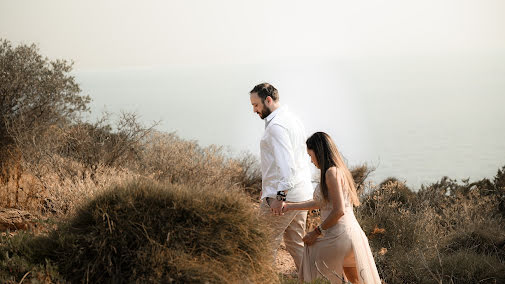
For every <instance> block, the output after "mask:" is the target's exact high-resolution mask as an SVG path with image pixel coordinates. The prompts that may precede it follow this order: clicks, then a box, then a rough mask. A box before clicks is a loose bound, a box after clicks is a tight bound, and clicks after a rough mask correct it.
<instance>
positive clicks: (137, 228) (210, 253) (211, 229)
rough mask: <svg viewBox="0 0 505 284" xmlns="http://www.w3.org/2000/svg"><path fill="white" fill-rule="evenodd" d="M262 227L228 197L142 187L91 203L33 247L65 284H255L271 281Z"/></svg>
mask: <svg viewBox="0 0 505 284" xmlns="http://www.w3.org/2000/svg"><path fill="white" fill-rule="evenodd" d="M262 224H263V223H262V222H261V220H260V217H259V215H258V214H257V213H256V212H255V211H254V209H253V206H252V205H251V203H250V202H249V200H248V199H247V198H246V197H245V196H244V195H243V194H241V193H239V192H237V191H235V190H231V189H228V190H226V191H225V190H224V189H222V188H215V187H214V188H213V187H205V188H192V187H190V186H182V185H172V184H163V185H161V184H156V183H154V182H152V181H146V180H144V181H135V182H132V183H130V184H128V185H125V186H116V187H112V188H111V189H110V190H109V191H106V192H105V193H103V194H101V195H99V196H97V197H96V198H95V199H94V200H92V201H90V202H88V203H87V204H86V205H85V206H83V207H82V208H80V209H79V210H78V212H77V213H76V215H75V217H73V218H71V220H70V221H69V223H68V224H67V225H64V226H62V227H61V228H60V229H58V230H57V231H54V232H53V233H52V234H51V235H50V236H49V237H47V238H43V242H45V245H43V246H41V245H37V247H44V251H42V252H40V253H38V255H41V256H44V255H45V256H47V257H48V258H49V259H51V261H54V262H55V263H56V264H57V265H58V268H59V271H60V273H61V275H63V277H64V278H65V279H66V280H69V281H71V282H80V281H82V280H83V279H87V281H90V282H92V283H100V282H104V281H105V282H113V283H118V282H136V281H137V282H138V281H140V282H144V281H145V282H165V283H172V282H173V283H188V282H190V283H206V282H210V283H235V282H237V281H239V280H240V281H251V282H257V283H262V282H265V281H271V279H275V277H276V274H275V273H274V272H273V269H272V267H271V262H270V256H269V255H268V254H267V253H265V251H266V249H265V248H266V247H267V245H268V242H267V237H268V235H267V233H266V229H265V228H264V227H263V225H262ZM39 241H40V240H39ZM41 260H42V258H39V259H38V261H41ZM267 279H268V280H267Z"/></svg>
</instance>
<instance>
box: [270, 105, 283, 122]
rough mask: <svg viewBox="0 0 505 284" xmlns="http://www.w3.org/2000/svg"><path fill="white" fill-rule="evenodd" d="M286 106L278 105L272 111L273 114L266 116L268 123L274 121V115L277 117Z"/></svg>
mask: <svg viewBox="0 0 505 284" xmlns="http://www.w3.org/2000/svg"><path fill="white" fill-rule="evenodd" d="M285 108H286V107H285V106H280V107H278V108H277V109H276V110H274V111H272V113H271V114H269V115H268V116H267V117H266V118H265V120H266V121H267V123H269V122H270V121H272V119H274V117H275V116H276V115H277V114H278V113H280V112H282V111H283V110H284V109H285Z"/></svg>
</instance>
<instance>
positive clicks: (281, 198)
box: [276, 191, 286, 201]
mask: <svg viewBox="0 0 505 284" xmlns="http://www.w3.org/2000/svg"><path fill="white" fill-rule="evenodd" d="M276 199H277V200H279V201H286V192H285V191H277V196H276Z"/></svg>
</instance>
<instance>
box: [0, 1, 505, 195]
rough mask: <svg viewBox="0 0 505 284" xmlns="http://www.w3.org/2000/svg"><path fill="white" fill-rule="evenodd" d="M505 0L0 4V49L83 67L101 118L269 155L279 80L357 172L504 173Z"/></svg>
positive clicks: (411, 176) (410, 175)
mask: <svg viewBox="0 0 505 284" xmlns="http://www.w3.org/2000/svg"><path fill="white" fill-rule="evenodd" d="M504 15H505V0H418V1H410V0H390V1H380V0H370V1H359V0H352V1H349V0H346V1H339V0H331V1H298V0H289V1H285V0H283V1H276V0H254V1H240V0H213V1H210V0H205V1H204V0H201V1H195V0H180V1H175V0H172V1H154V0H142V1H140V0H139V1H127V0H121V1H116V0H115V1H106V0H100V1H95V0H93V1H90V0H83V1H71V0H60V1H55V0H44V1H42V0H31V1H27V0H10V1H8V0H0V38H5V39H7V40H10V41H11V42H12V43H13V44H14V45H17V44H19V43H26V44H31V43H35V44H37V45H38V46H39V48H40V53H41V54H43V55H45V56H48V57H49V58H50V59H68V60H73V61H74V62H75V65H74V71H75V72H74V73H73V74H75V76H76V81H77V82H78V83H79V84H80V86H81V87H82V90H83V93H84V94H86V95H90V96H91V98H92V99H93V102H92V104H91V108H92V112H93V115H95V116H98V114H99V113H100V111H102V110H107V111H110V112H113V113H118V112H119V111H120V110H126V111H134V112H137V113H138V114H139V115H140V116H141V118H142V119H143V120H144V121H146V122H148V121H153V120H161V121H162V124H161V125H160V127H159V129H160V130H163V131H177V133H178V134H179V135H180V136H181V137H183V138H186V139H195V140H198V141H199V142H200V143H201V144H202V145H209V144H217V145H224V146H230V147H231V148H232V149H234V150H237V151H241V150H247V151H250V152H252V153H254V154H258V153H259V139H260V138H261V135H262V133H263V121H261V120H260V119H259V118H258V117H257V115H255V114H254V113H253V112H252V107H251V106H250V102H249V97H248V92H249V90H251V89H252V87H253V86H254V85H255V84H257V83H260V82H264V81H267V82H270V83H273V84H274V86H276V87H277V88H278V89H279V92H280V94H281V103H282V104H287V105H289V107H290V108H291V109H292V110H293V111H295V112H296V113H297V115H298V116H299V117H300V118H301V119H302V121H303V122H304V124H305V126H306V129H307V134H311V133H313V132H315V131H326V132H328V133H329V134H330V135H332V137H333V138H334V140H335V141H336V143H337V146H338V147H339V148H340V150H341V151H342V152H343V154H344V156H346V158H348V160H349V163H350V164H351V165H356V164H360V163H364V162H367V163H369V164H372V165H378V166H379V167H378V169H377V171H376V172H375V177H374V179H375V180H376V181H380V180H381V179H383V178H385V177H388V176H396V177H398V178H400V179H403V178H405V179H406V180H407V181H408V182H410V183H411V184H414V185H416V186H419V185H420V184H421V183H426V182H434V181H436V180H437V179H438V178H440V177H441V176H443V175H449V176H450V177H453V178H458V179H461V178H467V177H472V178H473V179H477V178H483V177H492V176H493V175H494V174H495V173H496V170H497V169H498V168H499V167H501V166H503V165H504V164H505V144H504V143H503V141H505V129H504V127H505V126H504V125H503V121H505V112H503V107H502V106H503V105H505V80H504V78H505V16H504Z"/></svg>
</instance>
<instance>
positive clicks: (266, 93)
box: [250, 83, 279, 102]
mask: <svg viewBox="0 0 505 284" xmlns="http://www.w3.org/2000/svg"><path fill="white" fill-rule="evenodd" d="M250 93H251V94H252V93H256V94H258V97H260V98H261V101H262V102H264V101H265V99H266V98H267V97H271V98H272V100H274V101H275V102H276V101H278V100H279V92H278V91H277V89H276V88H275V87H274V86H272V85H270V84H268V83H261V84H258V85H256V86H255V87H254V88H253V89H252V90H251V91H250Z"/></svg>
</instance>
